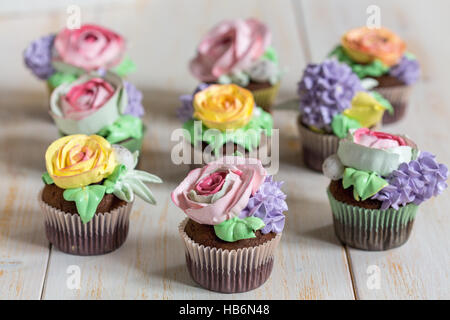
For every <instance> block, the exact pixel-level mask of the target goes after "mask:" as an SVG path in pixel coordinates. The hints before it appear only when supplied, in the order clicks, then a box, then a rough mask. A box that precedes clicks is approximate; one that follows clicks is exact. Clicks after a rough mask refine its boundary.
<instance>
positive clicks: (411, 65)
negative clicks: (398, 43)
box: [389, 56, 420, 84]
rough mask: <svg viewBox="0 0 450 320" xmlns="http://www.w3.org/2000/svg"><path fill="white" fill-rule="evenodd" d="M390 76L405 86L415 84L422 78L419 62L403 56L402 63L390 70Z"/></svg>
mask: <svg viewBox="0 0 450 320" xmlns="http://www.w3.org/2000/svg"><path fill="white" fill-rule="evenodd" d="M389 75H391V76H392V77H395V78H397V79H399V80H400V81H402V82H404V83H405V84H413V83H414V82H416V81H417V80H418V79H419V76H420V66H419V62H417V60H416V59H412V58H410V57H407V56H403V57H402V59H401V60H400V62H399V63H398V64H396V65H395V66H393V67H392V68H391V69H390V70H389Z"/></svg>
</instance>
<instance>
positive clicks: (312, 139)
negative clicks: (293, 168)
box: [298, 116, 339, 172]
mask: <svg viewBox="0 0 450 320" xmlns="http://www.w3.org/2000/svg"><path fill="white" fill-rule="evenodd" d="M298 127H299V130H300V141H301V145H302V150H303V161H304V162H305V165H306V166H307V167H308V168H310V169H313V170H315V171H318V172H322V164H323V162H324V161H325V159H326V158H328V157H329V156H331V155H332V154H335V153H336V152H337V149H338V146H339V138H338V137H337V136H335V135H333V134H322V133H317V132H314V131H312V130H310V129H308V128H306V127H305V126H304V125H303V124H302V122H301V116H299V117H298Z"/></svg>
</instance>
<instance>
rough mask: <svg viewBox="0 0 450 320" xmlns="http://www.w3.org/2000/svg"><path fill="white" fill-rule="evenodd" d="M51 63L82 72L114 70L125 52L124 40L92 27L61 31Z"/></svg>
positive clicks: (100, 28) (85, 26)
mask: <svg viewBox="0 0 450 320" xmlns="http://www.w3.org/2000/svg"><path fill="white" fill-rule="evenodd" d="M54 50H55V56H54V59H53V60H54V62H62V63H65V64H68V65H71V66H75V67H77V68H81V69H83V70H85V71H92V70H97V69H100V68H103V69H110V68H112V67H115V66H117V65H118V64H119V63H120V62H121V60H122V58H123V55H124V52H125V40H124V39H123V38H122V36H120V35H119V34H117V33H115V32H114V31H112V30H109V29H106V28H103V27H101V26H97V25H93V24H85V25H82V26H81V27H80V28H79V29H68V28H66V29H64V30H62V31H61V32H59V33H58V34H57V36H56V38H55V40H54Z"/></svg>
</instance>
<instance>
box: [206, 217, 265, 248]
mask: <svg viewBox="0 0 450 320" xmlns="http://www.w3.org/2000/svg"><path fill="white" fill-rule="evenodd" d="M264 226H265V224H264V222H263V221H262V220H261V219H260V218H257V217H247V218H244V219H240V218H238V217H234V218H231V219H229V220H225V221H224V222H222V223H220V224H217V225H215V226H214V231H215V232H216V236H217V237H218V238H219V239H221V240H223V241H227V242H235V241H238V240H242V239H250V238H255V237H256V235H255V231H256V230H259V229H262V228H264Z"/></svg>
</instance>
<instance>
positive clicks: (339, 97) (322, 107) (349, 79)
mask: <svg viewBox="0 0 450 320" xmlns="http://www.w3.org/2000/svg"><path fill="white" fill-rule="evenodd" d="M358 91H365V90H364V89H363V87H362V85H361V81H360V80H359V78H358V76H357V75H356V74H355V73H353V72H352V69H351V68H350V67H349V66H348V65H346V64H345V63H340V62H338V61H337V60H336V59H330V60H325V61H324V62H322V63H320V64H309V65H308V66H307V67H306V69H305V71H304V72H303V77H302V79H301V80H300V82H299V84H298V94H299V96H300V112H301V114H302V120H303V122H304V123H305V124H306V125H309V126H314V127H316V128H319V129H323V128H326V127H327V126H329V125H330V124H331V121H332V120H333V117H334V116H335V115H336V114H338V113H341V112H342V111H344V110H345V109H347V108H349V107H350V105H351V101H352V98H353V96H354V95H355V93H356V92H358Z"/></svg>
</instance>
